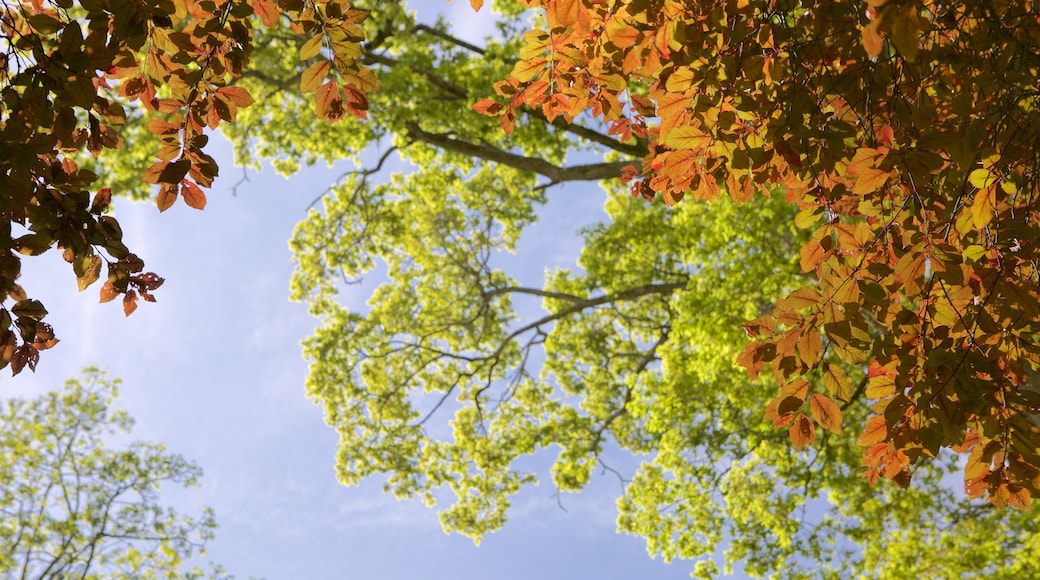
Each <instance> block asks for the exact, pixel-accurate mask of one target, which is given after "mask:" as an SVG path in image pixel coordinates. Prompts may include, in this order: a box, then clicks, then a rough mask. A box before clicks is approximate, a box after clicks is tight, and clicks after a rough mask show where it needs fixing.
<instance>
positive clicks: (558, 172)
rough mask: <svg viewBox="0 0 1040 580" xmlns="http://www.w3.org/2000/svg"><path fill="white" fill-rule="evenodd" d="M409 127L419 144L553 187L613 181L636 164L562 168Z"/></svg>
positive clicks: (543, 161) (624, 162) (415, 124)
mask: <svg viewBox="0 0 1040 580" xmlns="http://www.w3.org/2000/svg"><path fill="white" fill-rule="evenodd" d="M405 127H406V128H407V129H408V136H409V137H411V138H412V139H415V140H416V141H422V142H423V143H429V144H430V145H434V146H436V147H440V148H441V149H444V150H445V151H451V152H452V153H460V154H462V155H466V156H469V157H476V158H478V159H483V160H485V161H494V162H495V163H501V164H502V165H506V166H508V167H512V168H513V169H519V170H520V171H530V172H532V173H537V174H539V175H544V176H545V177H548V178H549V179H551V180H552V181H553V183H562V182H565V181H595V180H599V179H613V178H616V177H619V176H620V175H621V168H623V167H625V166H627V165H632V163H633V162H632V161H617V162H613V163H594V164H590V165H573V166H571V167H559V166H556V165H553V164H552V163H549V162H548V161H545V160H544V159H538V158H535V157H525V156H523V155H517V154H515V153H510V152H508V151H503V150H501V149H499V148H497V147H492V146H491V145H488V144H487V143H481V144H479V145H477V144H474V143H469V142H467V141H460V140H458V139H455V138H453V137H451V136H450V135H447V134H443V133H429V132H426V131H423V130H422V129H421V128H420V127H419V125H418V124H417V123H414V122H410V123H407V124H406V125H405Z"/></svg>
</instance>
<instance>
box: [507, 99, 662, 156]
mask: <svg viewBox="0 0 1040 580" xmlns="http://www.w3.org/2000/svg"><path fill="white" fill-rule="evenodd" d="M523 111H524V112H525V113H527V114H528V115H530V116H532V117H534V118H536V119H538V120H540V121H543V122H545V123H549V124H550V125H552V126H553V127H556V128H557V129H562V130H564V131H566V132H568V133H570V134H572V135H577V136H578V137H581V138H582V139H588V140H589V141H592V142H593V143H598V144H600V145H604V146H606V147H610V148H611V149H613V150H614V151H617V152H619V153H624V154H625V155H631V156H633V157H646V155H647V153H649V152H650V149H649V147H648V146H647V142H646V140H645V139H639V140H637V141H636V142H635V143H622V142H621V141H618V140H617V139H615V138H613V137H611V136H610V135H604V134H603V133H600V132H598V131H593V130H592V129H589V128H588V127H586V126H584V125H579V124H577V123H568V122H567V120H566V119H564V118H563V117H556V118H555V119H553V120H552V121H551V122H550V121H549V119H548V118H546V116H545V113H543V112H542V111H541V110H539V109H537V108H535V107H524V109H523ZM628 165H631V164H628Z"/></svg>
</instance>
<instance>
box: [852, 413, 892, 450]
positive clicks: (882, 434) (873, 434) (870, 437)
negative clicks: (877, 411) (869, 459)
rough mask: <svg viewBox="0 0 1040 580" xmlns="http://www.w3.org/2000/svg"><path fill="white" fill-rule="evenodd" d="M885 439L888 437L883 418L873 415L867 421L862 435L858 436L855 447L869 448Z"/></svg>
mask: <svg viewBox="0 0 1040 580" xmlns="http://www.w3.org/2000/svg"><path fill="white" fill-rule="evenodd" d="M886 437H888V423H886V422H885V418H884V417H882V416H881V415H875V416H873V417H871V418H870V419H869V420H868V421H867V425H866V426H865V427H864V428H863V433H861V434H860V436H859V439H858V440H857V441H856V445H859V446H860V447H870V446H872V445H876V444H878V443H881V442H882V441H884V440H885V438H886Z"/></svg>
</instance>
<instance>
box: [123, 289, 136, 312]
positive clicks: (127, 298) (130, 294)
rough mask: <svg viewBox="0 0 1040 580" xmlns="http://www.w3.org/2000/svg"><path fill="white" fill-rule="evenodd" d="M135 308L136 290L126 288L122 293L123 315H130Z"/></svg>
mask: <svg viewBox="0 0 1040 580" xmlns="http://www.w3.org/2000/svg"><path fill="white" fill-rule="evenodd" d="M135 310H137V292H135V291H133V290H128V291H127V292H126V294H124V295H123V315H124V316H130V315H131V314H133V313H134V311H135Z"/></svg>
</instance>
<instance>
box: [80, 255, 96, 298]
mask: <svg viewBox="0 0 1040 580" xmlns="http://www.w3.org/2000/svg"><path fill="white" fill-rule="evenodd" d="M87 261H88V262H89V263H88V264H87V265H86V267H85V268H84V269H83V273H82V274H80V275H79V276H78V277H77V278H76V283H77V284H78V285H79V291H80V292H82V291H84V290H86V289H87V287H88V286H90V285H91V284H93V283H94V282H97V279H98V278H100V277H101V257H100V256H97V255H94V256H90V257H89V258H88V259H87Z"/></svg>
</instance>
